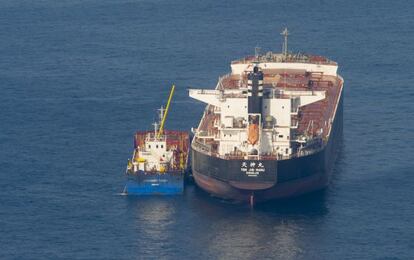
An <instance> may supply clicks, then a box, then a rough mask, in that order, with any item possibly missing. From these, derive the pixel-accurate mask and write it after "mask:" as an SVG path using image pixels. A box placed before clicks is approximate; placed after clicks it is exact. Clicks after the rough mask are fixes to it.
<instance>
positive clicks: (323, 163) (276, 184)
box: [189, 29, 344, 204]
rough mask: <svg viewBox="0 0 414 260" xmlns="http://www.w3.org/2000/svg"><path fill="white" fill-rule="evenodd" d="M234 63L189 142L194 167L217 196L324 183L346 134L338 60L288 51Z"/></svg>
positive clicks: (202, 94)
mask: <svg viewBox="0 0 414 260" xmlns="http://www.w3.org/2000/svg"><path fill="white" fill-rule="evenodd" d="M282 35H284V37H285V41H284V44H283V51H282V53H272V52H268V53H266V54H264V55H261V54H259V53H258V52H257V53H256V55H255V56H249V57H246V58H243V59H240V60H236V61H233V62H232V63H231V73H230V74H227V75H225V76H223V77H220V78H219V81H218V83H217V86H216V88H215V89H214V90H205V89H190V91H189V95H190V97H192V98H194V99H197V100H199V101H202V102H204V103H207V106H206V109H205V111H204V114H203V117H202V119H201V121H200V124H199V126H198V128H197V129H195V130H194V131H193V132H194V138H193V140H192V143H191V153H192V174H193V176H194V180H195V182H196V183H197V185H198V186H199V187H201V188H202V189H204V190H205V191H207V192H209V193H211V194H212V195H214V196H217V197H220V198H225V199H233V200H240V201H249V202H250V203H251V204H253V203H254V202H255V201H266V200H271V199H278V198H286V197H292V196H297V195H301V194H304V193H307V192H311V191H315V190H319V189H323V188H325V187H326V186H327V185H328V183H329V180H330V176H331V172H332V167H333V164H334V162H335V158H336V155H337V150H338V147H339V143H340V140H341V136H342V114H343V112H342V110H343V83H344V80H343V79H342V77H341V76H340V75H338V74H337V69H338V64H337V63H336V62H334V61H331V60H329V59H327V58H325V57H322V56H315V55H307V54H299V53H298V54H293V53H289V52H288V50H287V35H288V32H287V29H285V31H284V32H283V33H282Z"/></svg>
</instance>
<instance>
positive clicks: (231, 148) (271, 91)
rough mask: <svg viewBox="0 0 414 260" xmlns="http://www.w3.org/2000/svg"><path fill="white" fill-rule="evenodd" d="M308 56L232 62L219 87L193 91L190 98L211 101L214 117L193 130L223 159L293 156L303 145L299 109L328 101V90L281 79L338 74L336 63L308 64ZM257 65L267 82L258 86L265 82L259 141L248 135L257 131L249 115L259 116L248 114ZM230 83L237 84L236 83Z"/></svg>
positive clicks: (209, 110)
mask: <svg viewBox="0 0 414 260" xmlns="http://www.w3.org/2000/svg"><path fill="white" fill-rule="evenodd" d="M289 58H290V61H289ZM306 58H307V56H303V55H302V56H291V57H286V56H284V55H282V54H272V53H270V54H269V53H268V54H266V55H265V56H261V57H256V59H250V60H246V59H244V60H238V61H235V62H233V63H232V65H231V69H232V71H231V74H228V75H226V76H224V77H222V78H220V79H219V82H218V84H217V87H216V89H215V90H203V89H190V90H189V95H190V97H192V98H194V99H197V100H199V101H202V102H204V103H206V104H208V106H207V108H206V112H205V115H204V117H210V118H211V119H210V120H207V119H205V118H203V119H202V121H201V123H200V126H199V127H198V129H197V130H196V131H195V138H196V139H197V140H206V141H208V140H213V142H210V143H209V144H210V146H211V145H213V146H216V147H214V148H215V153H217V154H218V156H220V157H222V156H227V155H243V156H254V155H260V156H263V155H269V156H277V157H289V156H290V155H291V154H292V148H294V147H296V146H295V143H296V144H297V143H300V140H298V139H297V134H296V132H295V130H296V129H297V128H298V111H299V110H300V108H302V107H304V106H306V105H309V104H312V103H315V102H318V101H321V100H324V99H325V98H326V91H323V90H313V89H312V88H311V87H308V86H306V87H303V88H292V87H290V88H287V87H284V86H285V85H286V84H285V85H284V84H283V83H284V82H283V81H284V80H285V78H286V77H289V75H290V74H295V75H309V78H311V77H312V76H315V77H316V76H318V77H323V76H333V77H336V76H337V74H336V71H337V65H336V63H333V62H329V61H328V62H324V63H320V64H318V63H315V62H313V63H312V62H309V61H308V60H307V59H306ZM254 67H257V68H258V69H259V70H260V71H261V72H263V73H264V74H265V77H264V79H263V82H262V80H259V81H258V84H259V89H261V86H262V85H263V87H262V89H263V92H260V93H259V94H258V96H257V98H260V99H261V101H260V103H261V112H260V113H259V114H257V115H258V116H260V120H259V123H258V125H257V127H258V137H259V139H258V141H257V142H251V141H249V135H252V133H251V131H252V129H254V128H250V127H249V125H251V123H249V116H252V115H256V114H252V113H250V114H249V113H248V99H249V97H251V93H250V91H251V84H252V82H251V80H247V77H248V75H250V74H251V73H252V71H253V68H254ZM283 75H285V76H283ZM286 75H287V76H286ZM262 77H263V76H262ZM235 79H238V80H235ZM230 82H233V83H234V82H236V83H234V84H233V85H232V84H230ZM310 84H311V83H310ZM260 91H261V90H260ZM325 123H326V122H325ZM203 124H208V125H207V126H206V125H203ZM210 124H211V125H210ZM206 129H207V130H206ZM319 131H323V129H322V128H321V129H320V130H319ZM253 134H254V133H253ZM213 150H214V149H213Z"/></svg>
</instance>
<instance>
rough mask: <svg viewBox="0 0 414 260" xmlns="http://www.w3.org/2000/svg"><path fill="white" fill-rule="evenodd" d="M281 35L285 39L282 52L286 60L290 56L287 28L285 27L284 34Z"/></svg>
mask: <svg viewBox="0 0 414 260" xmlns="http://www.w3.org/2000/svg"><path fill="white" fill-rule="evenodd" d="M280 35H283V36H284V38H285V41H284V42H283V47H282V52H283V55H284V56H285V58H286V57H287V54H288V35H289V31H288V29H287V27H285V29H284V30H283V32H282V33H281V34H280Z"/></svg>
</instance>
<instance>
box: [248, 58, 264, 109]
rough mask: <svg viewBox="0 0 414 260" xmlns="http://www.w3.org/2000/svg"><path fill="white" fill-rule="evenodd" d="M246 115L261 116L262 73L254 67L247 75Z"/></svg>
mask: <svg viewBox="0 0 414 260" xmlns="http://www.w3.org/2000/svg"><path fill="white" fill-rule="evenodd" d="M247 90H248V92H247V93H248V94H247V95H248V109H247V110H248V113H249V114H261V113H262V103H263V72H262V71H259V67H257V66H255V67H254V68H253V72H250V73H249V74H248V75H247Z"/></svg>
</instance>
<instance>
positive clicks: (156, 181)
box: [124, 85, 189, 195]
mask: <svg viewBox="0 0 414 260" xmlns="http://www.w3.org/2000/svg"><path fill="white" fill-rule="evenodd" d="M174 89H175V86H174V85H173V86H172V88H171V92H170V96H169V98H168V102H167V106H166V109H164V108H163V107H161V108H160V109H159V110H158V111H159V122H156V123H154V124H153V125H154V130H149V131H138V132H136V134H135V136H134V152H133V155H132V159H130V160H128V166H127V170H126V175H127V177H128V181H127V184H126V185H125V188H124V193H126V194H128V195H154V194H162V195H172V194H181V193H182V192H183V190H184V177H185V173H186V171H187V169H188V155H189V135H188V132H186V131H173V130H164V125H165V121H166V118H167V115H168V110H169V107H170V103H171V99H172V96H173V93H174Z"/></svg>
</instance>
